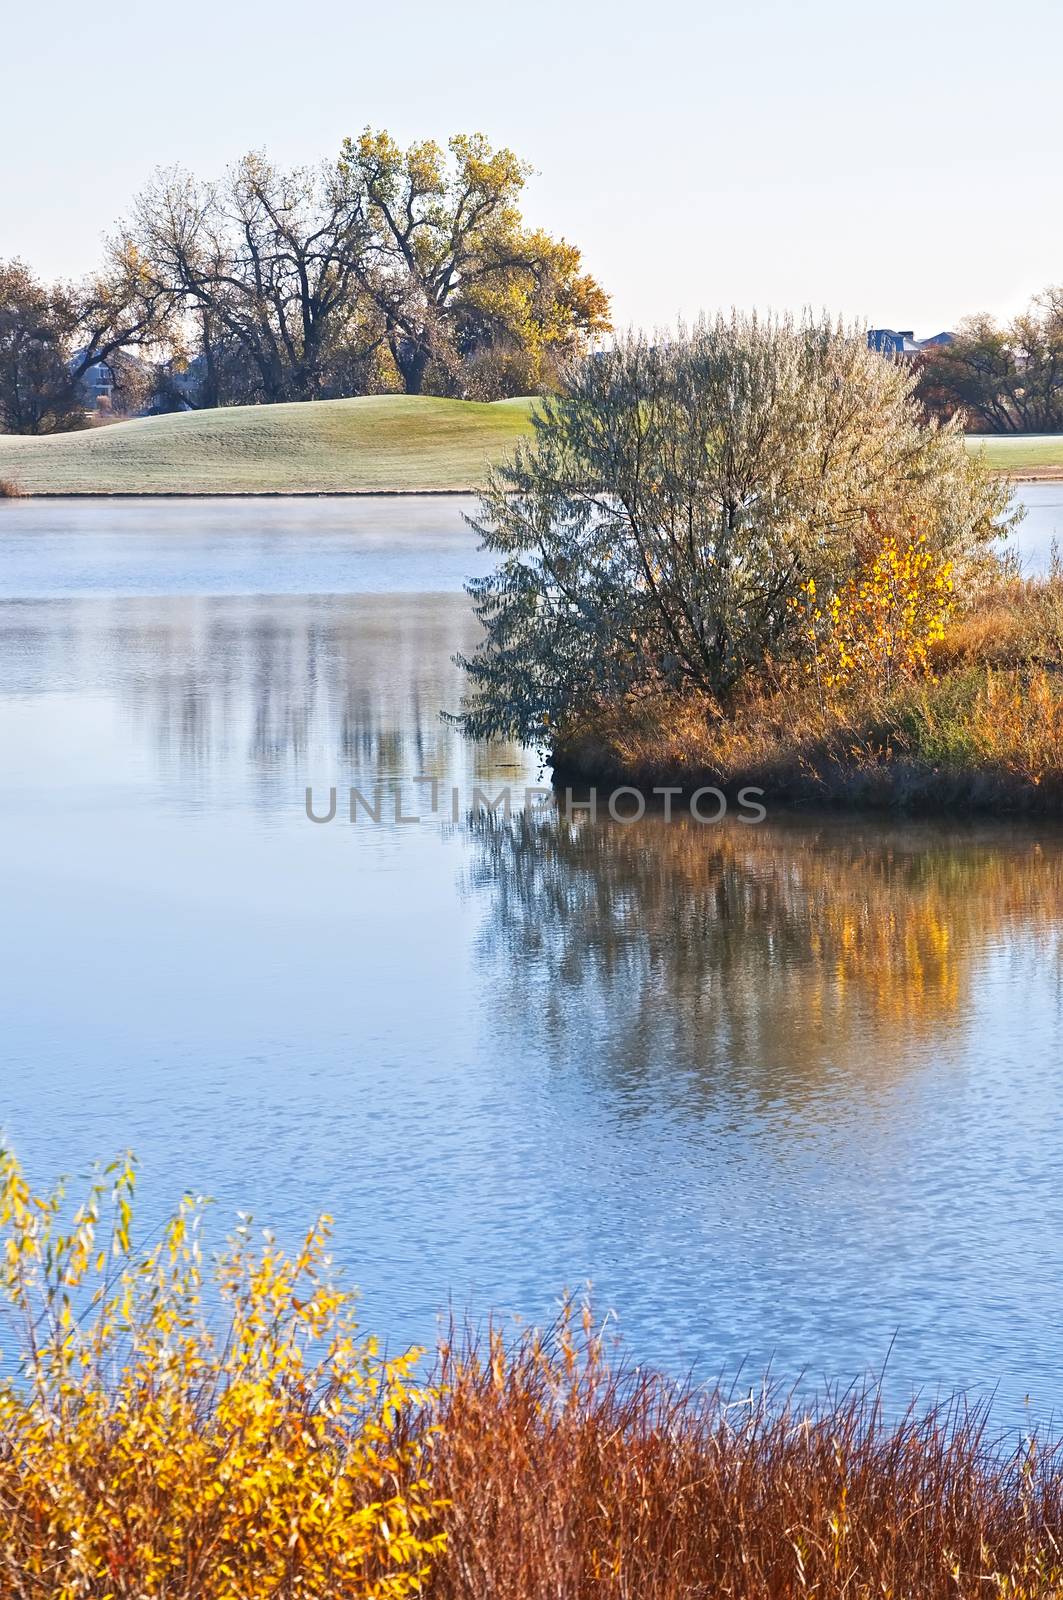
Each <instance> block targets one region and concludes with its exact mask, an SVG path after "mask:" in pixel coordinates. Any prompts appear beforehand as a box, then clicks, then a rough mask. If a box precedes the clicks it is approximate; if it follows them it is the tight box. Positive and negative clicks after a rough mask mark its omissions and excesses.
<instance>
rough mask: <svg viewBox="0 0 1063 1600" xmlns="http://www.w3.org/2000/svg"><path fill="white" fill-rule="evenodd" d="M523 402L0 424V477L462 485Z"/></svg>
mask: <svg viewBox="0 0 1063 1600" xmlns="http://www.w3.org/2000/svg"><path fill="white" fill-rule="evenodd" d="M533 404H534V402H533V401H532V400H501V401H497V402H495V403H494V404H493V405H480V404H476V403H474V402H472V401H466V400H435V399H429V398H419V397H413V396H407V395H378V396H367V397H365V398H362V399H357V400H320V401H313V402H309V403H307V404H305V405H276V406H233V407H229V408H226V409H223V410H217V411H194V412H185V413H183V414H182V415H179V416H166V417H138V418H136V419H134V420H133V421H130V422H116V423H113V424H111V425H110V426H108V427H100V428H90V429H87V430H85V431H84V432H80V433H62V434H52V435H49V436H46V437H44V438H27V437H24V436H16V435H13V434H0V479H5V480H8V481H9V482H10V483H11V484H13V485H14V486H15V487H16V488H18V489H21V490H22V491H23V492H24V493H26V494H79V495H80V494H99V495H126V494H168V495H170V494H172V495H178V494H188V495H194V494H210V495H217V494H373V493H403V492H404V493H416V492H422V493H425V492H429V491H432V490H449V491H457V490H463V489H464V490H468V489H472V488H474V487H475V486H476V485H477V484H478V483H479V482H480V481H481V480H482V478H483V476H484V472H485V469H486V467H487V466H488V464H490V463H491V462H493V461H495V460H497V459H498V457H499V456H500V455H501V454H503V453H504V452H505V451H506V450H507V449H508V448H509V447H510V446H511V445H512V444H513V442H514V441H515V440H516V439H518V438H520V437H521V435H522V434H524V433H526V432H527V431H528V430H529V428H530V420H529V419H530V415H531V409H532V406H533Z"/></svg>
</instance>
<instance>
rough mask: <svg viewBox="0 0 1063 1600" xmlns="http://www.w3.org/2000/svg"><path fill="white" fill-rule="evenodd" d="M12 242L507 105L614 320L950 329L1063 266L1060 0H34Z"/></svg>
mask: <svg viewBox="0 0 1063 1600" xmlns="http://www.w3.org/2000/svg"><path fill="white" fill-rule="evenodd" d="M3 48H4V53H5V56H6V59H5V60H4V61H3V62H2V63H0V141H2V142H0V154H2V165H0V256H6V255H16V254H17V255H22V256H23V257H25V259H26V260H27V261H29V262H30V263H31V264H33V265H34V266H35V267H37V268H38V269H39V270H40V271H41V272H43V273H46V274H49V275H59V274H64V275H65V274H70V275H76V274H79V273H81V272H83V271H85V270H87V269H88V268H90V267H91V266H92V264H93V262H94V260H95V259H96V257H97V254H98V250H99V239H100V236H101V234H102V233H103V232H104V231H106V230H107V229H108V228H109V227H110V226H111V225H112V224H113V222H114V220H115V218H117V217H118V216H120V215H121V213H122V212H123V210H124V209H125V208H126V207H127V206H128V203H129V199H130V196H131V195H132V194H133V192H134V191H135V190H136V189H137V188H138V187H139V186H140V185H141V184H142V183H143V182H144V181H145V180H146V179H147V178H148V176H149V175H150V173H151V171H152V169H153V168H154V167H155V166H157V165H168V164H170V163H173V162H176V161H181V162H183V163H185V164H186V165H188V166H190V167H192V168H193V169H194V170H196V171H198V172H201V173H203V174H204V175H206V174H210V173H213V172H217V171H219V170H221V169H222V168H224V166H225V165H226V163H227V162H228V161H230V160H231V159H233V158H234V157H236V156H237V155H239V154H241V153H242V152H243V151H245V150H247V149H249V148H252V147H265V148H266V149H267V150H268V151H269V152H270V153H271V154H272V155H274V156H275V157H277V158H279V159H280V160H282V161H285V162H299V161H307V160H315V159H317V158H319V157H321V156H323V155H325V154H326V153H332V152H334V151H335V150H336V149H337V148H338V146H339V143H340V140H341V138H342V137H343V135H344V134H346V133H357V132H358V131H360V129H361V128H362V127H363V126H364V125H365V124H366V123H372V124H373V125H374V126H386V127H387V128H389V129H390V130H391V131H392V132H393V133H394V134H395V135H396V136H397V137H398V138H399V139H400V140H402V141H404V142H405V141H407V140H411V139H414V138H418V137H426V136H431V137H436V138H440V139H442V138H444V137H445V136H446V135H447V134H448V133H451V132H456V131H472V130H477V129H479V130H482V131H483V132H484V133H486V134H487V135H488V136H489V137H490V138H492V139H493V140H494V141H496V142H500V143H506V144H509V145H511V146H512V147H513V148H514V149H515V150H517V152H518V153H519V154H520V155H522V156H524V157H525V158H526V159H527V160H529V161H531V162H532V163H533V164H534V166H535V167H536V168H537V171H538V176H537V177H536V178H535V179H534V180H533V182H532V185H531V188H530V190H529V194H528V204H527V209H528V212H529V215H530V216H531V217H533V218H534V220H535V221H537V222H541V223H543V224H544V225H546V226H547V227H549V228H551V229H552V230H553V231H554V232H557V233H563V234H565V235H566V236H567V237H569V238H571V239H573V240H574V241H575V242H576V243H578V244H580V245H581V246H582V248H583V250H584V253H585V257H586V260H587V263H588V266H589V267H590V269H591V270H592V271H594V272H595V273H596V274H597V275H598V276H599V277H600V278H601V280H602V282H603V283H604V285H605V286H606V288H607V289H609V290H610V291H611V293H612V294H613V297H614V313H615V316H616V318H617V320H618V322H619V323H628V322H633V323H642V324H653V323H655V322H656V323H660V322H667V321H670V320H671V319H673V318H674V317H675V316H677V315H679V314H685V315H687V316H690V315H692V314H694V313H696V312H697V311H698V310H700V309H706V310H713V309H715V308H717V307H721V306H730V305H732V304H737V305H739V306H743V307H751V306H754V305H756V306H761V307H765V306H769V305H771V306H775V307H778V308H783V307H792V308H799V307H801V306H802V305H804V304H811V305H814V306H817V307H818V306H822V305H826V306H828V307H829V308H831V309H832V310H836V311H840V312H844V313H846V314H847V315H851V316H858V317H866V318H867V319H869V320H871V321H873V322H877V323H882V324H886V325H891V326H894V327H902V326H903V327H913V328H915V329H916V330H917V332H920V333H924V334H925V333H930V332H934V331H936V330H937V329H938V328H940V327H944V326H948V325H950V324H952V323H954V322H955V321H956V320H957V319H958V318H959V317H960V316H962V315H964V314H965V313H968V312H972V311H977V310H980V309H986V310H991V311H996V312H1007V311H1011V310H1013V309H1017V308H1018V307H1019V306H1020V305H1022V304H1023V303H1024V302H1025V300H1026V299H1027V297H1028V296H1029V295H1030V294H1031V293H1033V292H1034V291H1035V290H1037V289H1039V288H1041V287H1042V286H1043V285H1045V284H1046V283H1049V282H1053V281H1054V282H1060V281H1063V110H1061V104H1063V7H1061V6H1060V4H1059V3H1058V0H1013V3H1011V4H1008V5H1005V4H1000V3H994V4H992V5H989V4H986V3H983V0H963V3H960V0H944V3H942V0H923V3H916V0H897V3H894V4H891V5H881V4H874V5H866V4H864V5H861V4H860V3H859V0H850V3H844V0H791V3H781V0H746V3H745V4H731V3H726V4H724V3H719V0H708V3H704V4H700V5H699V4H696V3H694V0H646V3H644V4H640V5H635V4H631V3H628V0H612V3H605V0H591V3H587V0H537V3H535V4H529V5H524V6H516V5H512V4H506V3H505V0H495V3H492V4H487V3H482V0H451V3H449V4H440V3H433V4H426V3H422V0H397V3H392V4H391V5H384V4H378V5H373V6H367V5H363V4H360V3H351V0H346V3H341V0H314V3H313V4H305V5H292V4H281V3H279V0H256V3H254V4H251V3H249V0H216V3H215V4H212V5H205V4H201V3H196V0H191V3H189V4H186V5H184V6H183V7H160V6H155V5H151V4H145V3H143V0H140V3H137V4H134V3H133V0H107V3H105V4H104V5H102V6H87V5H85V4H84V3H83V0H78V3H76V4H75V3H74V0H40V3H38V4H36V5H28V4H24V3H13V4H12V5H11V6H10V7H9V8H8V14H7V16H6V17H5V22H4V27H3Z"/></svg>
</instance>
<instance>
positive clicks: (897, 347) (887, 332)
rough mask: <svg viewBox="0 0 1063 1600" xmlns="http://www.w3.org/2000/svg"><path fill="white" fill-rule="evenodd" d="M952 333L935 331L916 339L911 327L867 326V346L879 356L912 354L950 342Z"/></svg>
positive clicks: (953, 335)
mask: <svg viewBox="0 0 1063 1600" xmlns="http://www.w3.org/2000/svg"><path fill="white" fill-rule="evenodd" d="M955 337H956V335H955V334H954V333H948V332H947V331H946V332H943V333H935V334H932V335H931V336H930V338H929V339H917V338H916V337H915V333H914V332H913V330H912V329H911V328H868V330H867V347H868V349H869V350H877V351H878V353H879V355H881V356H914V355H918V353H919V351H920V350H928V349H930V348H931V346H933V345H942V344H951V343H952V341H953V339H955Z"/></svg>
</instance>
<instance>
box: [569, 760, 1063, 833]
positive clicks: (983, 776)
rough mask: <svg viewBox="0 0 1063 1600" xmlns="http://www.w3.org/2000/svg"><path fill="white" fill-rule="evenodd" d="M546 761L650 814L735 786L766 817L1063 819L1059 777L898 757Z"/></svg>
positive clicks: (578, 788) (733, 795)
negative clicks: (729, 764) (639, 801)
mask: <svg viewBox="0 0 1063 1600" xmlns="http://www.w3.org/2000/svg"><path fill="white" fill-rule="evenodd" d="M548 764H549V766H550V768H551V776H552V782H553V786H554V789H555V790H558V789H562V790H564V789H567V788H571V789H572V790H573V794H574V796H576V795H577V794H578V793H579V792H583V793H586V791H587V790H588V789H592V788H593V789H597V790H598V791H600V792H601V791H604V792H605V794H606V795H608V793H611V792H613V791H615V790H617V789H633V790H637V791H638V793H639V794H641V795H642V796H643V797H644V798H645V799H646V801H647V811H649V810H652V809H660V808H661V807H662V806H663V799H662V798H661V797H659V796H657V795H655V794H654V792H653V791H654V790H655V789H665V788H668V789H672V790H675V791H678V792H677V793H675V794H674V796H673V803H674V805H676V806H684V807H686V806H688V805H689V801H690V797H691V795H692V794H694V793H695V792H696V791H697V790H698V789H717V790H720V791H722V793H723V794H724V795H726V797H727V799H728V801H729V802H730V801H734V800H736V799H737V798H738V795H739V793H740V791H742V790H744V789H752V790H756V791H759V792H758V793H757V794H756V795H755V797H754V798H755V800H756V801H758V802H759V803H760V804H761V805H762V806H764V807H765V808H766V809H767V812H768V815H769V817H770V816H771V814H772V812H773V811H778V812H785V813H787V814H790V815H795V814H800V813H802V812H804V813H809V814H819V815H827V816H834V817H841V816H846V815H848V816H858V815H867V814H877V815H879V816H891V817H919V818H921V819H927V818H930V819H933V818H940V819H941V820H942V821H963V820H965V819H968V818H971V819H978V820H981V821H986V820H988V819H995V820H996V821H998V822H999V823H1000V824H1001V825H1002V826H1003V825H1007V824H1009V823H1014V822H1017V821H1024V820H1037V821H1040V822H1053V821H1055V822H1060V823H1063V776H1060V777H1054V778H1053V780H1052V781H1051V782H1049V783H1045V784H1034V783H1030V782H1028V781H1025V780H1023V779H1021V778H1018V777H1017V776H1016V775H1015V774H1014V773H1013V772H1009V771H1008V770H1007V769H1004V768H995V769H994V768H991V767H976V768H958V767H957V768H943V767H935V766H933V765H931V764H930V763H927V762H922V761H913V760H909V759H907V758H900V757H898V758H897V759H895V760H890V761H882V762H879V763H876V764H874V765H864V766H859V767H858V766H855V765H853V766H842V765H841V764H839V763H831V764H830V766H829V769H828V771H827V772H826V773H823V774H816V773H815V772H813V771H810V770H809V769H808V768H807V767H805V766H803V765H802V753H801V752H800V751H794V752H788V753H786V755H783V754H780V758H779V760H778V761H777V762H776V763H773V764H772V765H771V766H768V765H765V766H763V767H757V766H750V767H749V768H748V769H744V770H742V771H740V772H738V773H729V774H727V775H721V774H720V773H719V772H718V771H715V770H713V769H712V768H711V767H703V766H697V767H695V766H684V767H676V766H672V767H666V766H664V765H658V764H656V763H650V764H645V765H639V766H636V767H632V766H625V765H624V763H622V762H621V761H620V760H619V759H618V758H617V757H615V756H614V755H613V754H612V753H611V752H609V751H608V750H607V749H605V748H603V746H602V745H600V744H598V743H597V742H596V741H595V742H594V743H593V744H592V743H591V741H588V740H584V741H579V742H574V743H573V744H571V745H565V744H559V745H557V746H555V747H554V749H553V750H552V751H551V752H550V755H549V759H548Z"/></svg>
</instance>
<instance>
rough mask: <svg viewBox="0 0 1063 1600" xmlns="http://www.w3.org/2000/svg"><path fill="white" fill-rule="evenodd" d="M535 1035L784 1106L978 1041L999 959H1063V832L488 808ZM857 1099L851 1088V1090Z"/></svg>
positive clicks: (498, 944)
mask: <svg viewBox="0 0 1063 1600" xmlns="http://www.w3.org/2000/svg"><path fill="white" fill-rule="evenodd" d="M471 827H472V830H473V833H474V835H475V838H476V841H477V851H476V856H475V859H474V862H473V864H472V866H471V868H470V880H469V881H470V884H471V885H472V887H473V888H474V890H475V891H477V892H479V893H482V894H483V895H485V896H486V898H487V900H488V902H489V904H490V908H491V910H490V918H489V922H488V925H487V929H486V932H485V934H484V937H483V950H484V954H485V956H486V957H487V959H489V960H490V961H492V964H493V966H494V967H495V969H496V970H499V971H500V974H501V981H503V982H504V983H505V985H506V995H507V1006H506V1007H505V1008H504V1010H506V1011H509V1012H510V1013H511V1015H512V1016H513V1018H514V1019H515V1021H514V1026H515V1027H516V1028H519V1029H520V1030H525V1031H526V1030H531V1031H532V1032H533V1033H534V1034H536V1035H539V1036H540V1040H541V1043H542V1044H543V1045H544V1046H545V1047H547V1048H549V1049H551V1050H553V1051H555V1052H556V1050H557V1049H559V1048H561V1047H563V1046H567V1047H569V1048H570V1042H571V1040H572V1038H573V1037H574V1036H575V1035H577V1034H578V1036H579V1037H580V1038H581V1039H582V1040H583V1042H584V1045H585V1052H584V1053H585V1058H586V1059H587V1060H588V1061H590V1062H592V1063H593V1062H595V1061H600V1062H601V1063H602V1064H603V1065H604V1066H606V1067H607V1068H608V1069H609V1071H610V1072H611V1073H612V1074H614V1075H615V1074H616V1073H618V1072H619V1073H620V1074H621V1075H622V1076H623V1078H624V1079H625V1081H628V1082H634V1081H637V1080H638V1079H639V1078H644V1077H646V1076H649V1077H651V1078H652V1079H653V1081H654V1082H655V1083H657V1084H659V1085H662V1086H663V1085H664V1084H666V1083H667V1081H668V1080H675V1079H676V1078H678V1079H680V1080H681V1081H682V1083H683V1092H684V1093H686V1094H689V1093H695V1094H697V1095H700V1096H711V1095H713V1094H715V1093H717V1092H718V1091H719V1090H720V1088H721V1087H722V1085H723V1084H725V1083H726V1084H728V1085H730V1086H731V1087H732V1088H738V1089H740V1090H742V1091H743V1092H747V1093H755V1094H756V1095H757V1096H758V1097H760V1098H763V1099H765V1100H768V1101H771V1100H776V1099H778V1098H779V1097H780V1096H785V1097H795V1098H797V1099H800V1098H801V1097H802V1096H804V1095H806V1094H808V1093H811V1092H815V1091H817V1090H819V1089H821V1088H822V1087H823V1083H824V1079H825V1076H827V1075H829V1074H831V1073H835V1072H837V1071H839V1070H843V1071H844V1072H845V1073H846V1075H848V1076H850V1077H851V1078H852V1079H854V1080H855V1082H856V1083H859V1082H860V1081H866V1082H868V1083H869V1084H871V1085H875V1086H881V1085H883V1084H884V1083H885V1082H886V1081H888V1080H889V1078H890V1077H891V1076H892V1075H894V1074H896V1073H899V1072H900V1073H903V1072H906V1071H910V1070H911V1069H912V1067H913V1065H914V1064H916V1063H919V1062H922V1061H924V1060H926V1059H932V1058H935V1057H938V1056H940V1054H941V1053H942V1052H945V1051H949V1052H952V1053H955V1051H956V1050H957V1049H958V1048H960V1047H962V1045H963V1044H964V1042H965V1036H966V1034H967V1033H968V1030H969V1026H970V1021H971V1016H972V1009H973V1001H974V998H975V991H976V988H977V986H978V985H979V983H983V982H985V981H986V979H987V972H988V969H989V966H990V964H991V963H992V962H993V961H995V960H999V959H1000V958H1002V957H1003V958H1004V959H1006V961H1007V963H1008V965H1009V967H1010V968H1011V969H1012V973H1013V975H1014V976H1015V977H1016V978H1018V976H1019V974H1018V973H1017V972H1016V969H1018V968H1021V967H1022V965H1023V964H1026V963H1029V964H1036V966H1037V968H1038V978H1039V982H1040V983H1041V984H1042V985H1043V983H1044V982H1045V979H1046V977H1048V976H1049V975H1050V974H1054V975H1055V981H1057V982H1058V976H1059V972H1060V953H1061V943H1060V938H1061V929H1063V840H1061V837H1060V836H1054V835H1052V834H1049V833H1045V832H1044V831H1043V830H1042V831H1040V832H1038V833H1031V834H1026V835H1024V834H1021V833H1020V834H1015V833H1012V834H1005V833H1002V831H1001V830H1000V829H999V828H985V827H983V828H981V829H976V828H971V829H958V828H955V827H953V828H949V827H934V826H928V825H919V824H914V823H906V824H898V823H896V822H888V821H881V820H871V821H866V820H865V821H863V822H857V823H852V822H847V821H845V820H842V819H840V818H838V817H829V818H824V819H820V820H818V821H817V820H814V819H813V820H809V819H799V818H798V819H793V820H791V821H789V822H784V821H778V820H777V821H775V822H771V821H769V822H768V823H765V824H761V825H759V826H743V825H741V824H738V823H734V824H724V825H723V826H721V827H716V828H711V827H699V826H697V825H696V824H695V823H693V822H691V820H690V819H689V818H688V817H678V818H675V819H673V820H672V821H671V822H669V823H665V822H664V821H663V820H662V819H661V818H660V817H647V818H646V819H645V820H644V821H642V822H640V823H633V824H630V825H627V826H622V825H618V824H616V823H614V822H600V823H597V824H592V823H590V822H587V821H584V822H571V823H570V822H566V821H565V820H564V819H562V818H561V817H559V816H549V817H546V818H536V817H532V816H529V815H524V816H521V817H519V818H516V819H514V820H513V821H512V823H510V824H508V825H507V824H505V823H503V822H502V821H500V820H495V819H490V818H483V817H481V818H479V819H473V820H472V822H471ZM849 1092H851V1086H850V1087H847V1089H846V1093H849Z"/></svg>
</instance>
